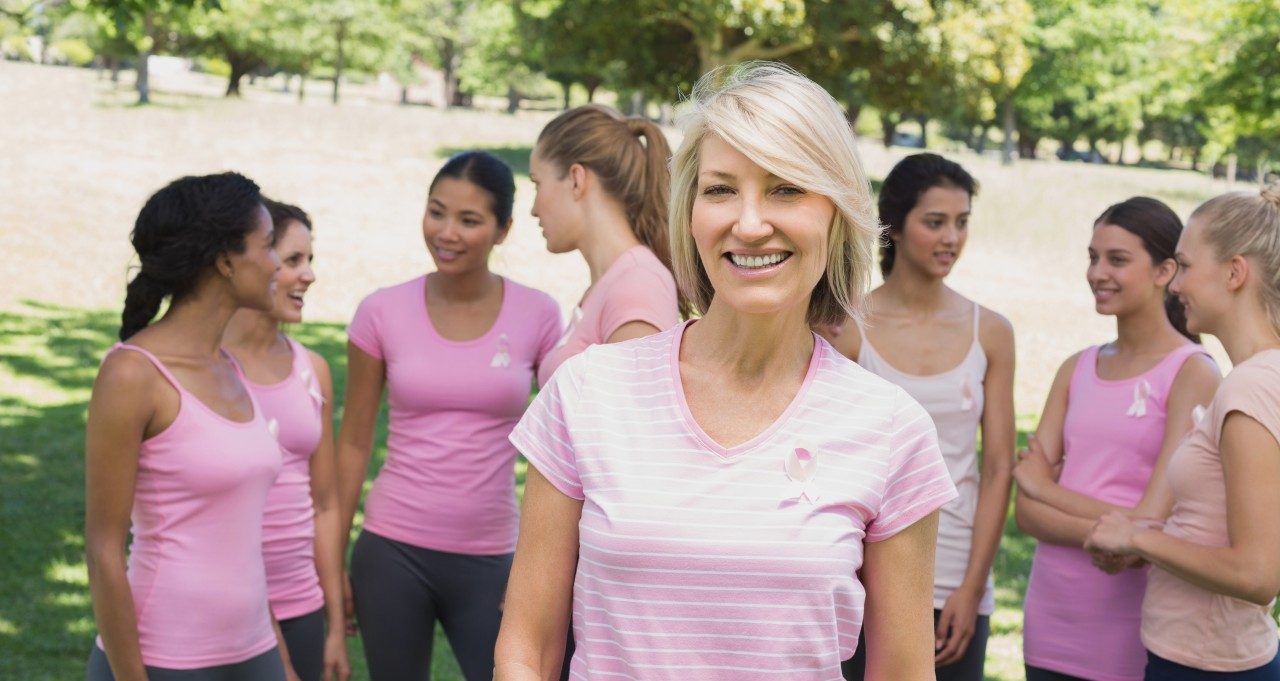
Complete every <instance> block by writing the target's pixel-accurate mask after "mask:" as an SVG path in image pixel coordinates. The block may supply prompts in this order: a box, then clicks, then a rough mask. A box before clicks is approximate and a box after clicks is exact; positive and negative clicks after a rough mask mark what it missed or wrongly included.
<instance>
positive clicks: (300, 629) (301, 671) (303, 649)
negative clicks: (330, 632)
mask: <svg viewBox="0 0 1280 681" xmlns="http://www.w3.org/2000/svg"><path fill="white" fill-rule="evenodd" d="M280 633H281V634H284V644H285V646H286V647H287V648H289V663H290V664H291V665H292V666H293V671H294V673H296V674H297V675H298V678H299V679H302V681H320V675H321V674H323V673H324V608H320V609H319V610H317V611H315V612H313V613H310V614H308V615H301V616H298V617H291V618H289V619H287V620H280Z"/></svg>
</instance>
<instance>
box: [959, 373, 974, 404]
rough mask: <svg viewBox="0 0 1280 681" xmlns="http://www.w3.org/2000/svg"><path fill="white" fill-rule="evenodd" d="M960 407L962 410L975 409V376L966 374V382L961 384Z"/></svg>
mask: <svg viewBox="0 0 1280 681" xmlns="http://www.w3.org/2000/svg"><path fill="white" fill-rule="evenodd" d="M960 409H961V411H969V410H971V409H973V377H972V376H968V375H966V376H965V377H964V383H963V384H961V385H960Z"/></svg>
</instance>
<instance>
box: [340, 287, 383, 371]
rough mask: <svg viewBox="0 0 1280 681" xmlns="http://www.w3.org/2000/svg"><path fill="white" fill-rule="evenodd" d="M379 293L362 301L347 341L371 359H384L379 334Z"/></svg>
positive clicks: (348, 328) (353, 319)
mask: <svg viewBox="0 0 1280 681" xmlns="http://www.w3.org/2000/svg"><path fill="white" fill-rule="evenodd" d="M379 293H381V291H379V292H375V293H373V294H371V295H369V296H368V297H366V298H365V299H364V300H362V301H360V307H357V308H356V314H355V316H354V317H352V319H351V324H350V325H349V326H347V340H349V341H351V344H352V345H354V346H356V347H357V348H360V349H361V350H363V351H365V352H366V353H368V354H369V355H370V356H371V357H376V358H378V359H383V356H382V335H381V334H380V333H379V332H378V317H379V316H380V315H379V314H378V312H379V310H380V307H381V306H380V305H378V298H379V295H378V294H379Z"/></svg>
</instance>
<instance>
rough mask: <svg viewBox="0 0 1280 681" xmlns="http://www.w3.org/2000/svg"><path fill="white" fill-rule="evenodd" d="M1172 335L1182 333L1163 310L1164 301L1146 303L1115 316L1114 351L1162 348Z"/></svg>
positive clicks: (1156, 349) (1149, 350)
mask: <svg viewBox="0 0 1280 681" xmlns="http://www.w3.org/2000/svg"><path fill="white" fill-rule="evenodd" d="M1174 337H1177V338H1182V334H1180V333H1178V330H1177V329H1175V328H1173V323H1172V322H1170V321H1169V316H1168V314H1167V313H1166V312H1165V310H1164V302H1163V301H1161V302H1160V303H1158V304H1152V305H1146V306H1144V307H1143V308H1142V309H1140V310H1135V311H1134V312H1130V313H1128V314H1125V315H1117V316H1116V343H1115V346H1116V351H1117V352H1120V353H1123V354H1146V353H1148V352H1155V351H1159V350H1162V349H1164V347H1165V346H1167V345H1168V344H1169V342H1170V340H1171V339H1173V338H1174Z"/></svg>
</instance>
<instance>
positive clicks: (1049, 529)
mask: <svg viewBox="0 0 1280 681" xmlns="http://www.w3.org/2000/svg"><path fill="white" fill-rule="evenodd" d="M1079 359H1080V354H1079V353H1076V354H1075V355H1072V356H1071V357H1070V358H1068V359H1067V361H1065V362H1063V363H1062V366H1061V367H1059V368H1058V373H1057V374H1056V375H1055V376H1054V377H1053V385H1052V386H1050V387H1049V396H1048V397H1046V398H1045V402H1044V411H1043V412H1041V414H1040V423H1039V424H1038V425H1037V426H1036V432H1035V435H1034V436H1033V437H1035V438H1036V441H1037V442H1039V443H1040V455H1041V456H1042V458H1043V463H1044V465H1045V467H1046V468H1048V469H1050V470H1052V467H1054V466H1057V465H1059V463H1060V462H1061V461H1062V431H1063V425H1064V424H1065V423H1066V418H1067V392H1068V390H1069V389H1070V387H1071V374H1072V373H1073V372H1074V371H1075V368H1076V361H1078V360H1079ZM1022 456H1023V457H1024V458H1026V453H1023V454H1022ZM1028 463H1032V462H1029V461H1028V462H1023V461H1019V462H1018V464H1017V465H1016V466H1015V467H1014V469H1013V473H1014V477H1015V478H1017V481H1018V495H1017V497H1016V498H1015V500H1014V507H1013V508H1014V518H1015V519H1016V520H1017V522H1018V529H1019V530H1022V531H1023V532H1025V533H1026V534H1029V535H1031V536H1032V537H1035V538H1036V539H1039V540H1040V541H1046V542H1049V543H1052V544H1067V545H1071V544H1074V545H1075V546H1080V545H1081V543H1082V542H1083V540H1084V536H1087V533H1088V528H1087V527H1086V528H1085V529H1084V530H1083V534H1082V535H1081V537H1080V542H1070V541H1064V540H1065V539H1068V538H1069V537H1071V536H1072V535H1071V534H1070V533H1069V532H1068V533H1063V532H1062V528H1060V527H1059V526H1058V523H1059V522H1061V521H1063V520H1064V519H1066V518H1069V517H1071V516H1070V515H1068V514H1065V513H1062V512H1061V511H1057V510H1056V509H1054V508H1053V507H1052V506H1049V505H1047V504H1045V503H1043V502H1038V503H1034V504H1033V503H1028V502H1030V501H1033V500H1035V498H1036V495H1034V494H1032V493H1031V488H1032V487H1034V486H1035V483H1037V482H1040V483H1042V484H1043V483H1044V481H1045V479H1047V480H1049V481H1052V477H1051V476H1045V475H1042V476H1035V477H1032V476H1028V475H1027V472H1028V471H1027V464H1028ZM1047 511H1054V512H1053V513H1048V512H1047ZM1086 524H1087V523H1086Z"/></svg>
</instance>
